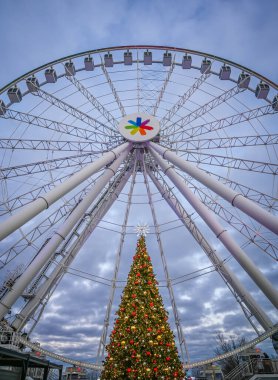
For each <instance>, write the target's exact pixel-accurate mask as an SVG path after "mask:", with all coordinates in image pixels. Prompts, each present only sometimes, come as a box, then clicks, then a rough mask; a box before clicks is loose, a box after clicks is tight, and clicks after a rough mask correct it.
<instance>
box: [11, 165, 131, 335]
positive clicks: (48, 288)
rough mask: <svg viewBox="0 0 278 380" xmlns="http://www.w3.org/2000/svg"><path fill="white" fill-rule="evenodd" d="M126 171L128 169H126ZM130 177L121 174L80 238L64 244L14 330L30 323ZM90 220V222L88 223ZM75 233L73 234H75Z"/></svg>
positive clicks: (21, 312) (96, 207) (92, 213)
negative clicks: (56, 261) (51, 269)
mask: <svg viewBox="0 0 278 380" xmlns="http://www.w3.org/2000/svg"><path fill="white" fill-rule="evenodd" d="M124 170H126V169H124ZM129 177H130V171H125V172H124V173H120V175H119V176H118V179H117V180H115V182H114V183H113V184H112V185H110V186H109V188H108V189H107V191H106V192H105V194H104V196H103V197H102V198H101V199H100V200H99V201H98V203H97V205H96V206H95V207H94V208H93V211H92V212H91V213H90V214H86V215H85V216H84V217H83V219H82V222H83V224H86V226H85V227H84V229H83V231H82V232H81V233H80V235H79V238H78V239H77V240H74V242H73V243H72V244H71V245H70V246H69V243H70V240H71V236H70V237H69V238H68V239H67V241H66V242H65V243H64V245H63V247H62V248H61V250H60V252H59V254H60V255H61V256H62V259H61V260H60V262H59V263H58V264H57V266H56V268H55V269H54V270H53V271H52V273H51V274H50V275H49V276H48V278H47V279H46V281H45V282H44V283H43V284H41V285H40V286H39V288H38V290H37V292H36V294H35V296H34V297H33V298H32V299H30V300H29V301H28V302H27V303H26V305H25V306H24V307H23V309H22V310H21V311H20V313H19V314H17V316H16V318H15V319H14V321H13V322H12V324H11V326H12V327H13V329H15V330H17V331H20V330H22V328H23V327H24V326H25V324H26V323H27V322H28V320H29V319H30V318H31V317H32V316H33V315H34V313H35V312H36V310H37V308H38V307H39V306H40V304H42V303H43V301H44V300H45V298H46V296H47V294H49V293H50V292H52V290H53V289H54V288H55V287H56V285H57V284H58V283H59V282H60V280H61V279H62V277H63V275H64V274H65V272H66V269H67V267H69V266H70V265H71V263H72V262H73V260H74V259H75V257H76V256H77V254H78V252H79V251H80V249H81V248H82V246H83V245H84V243H85V242H86V240H87V239H88V237H89V236H90V235H91V234H92V232H93V231H94V229H95V228H96V226H97V225H98V223H99V222H100V220H101V219H102V218H103V217H104V215H105V214H106V213H107V211H108V210H109V209H110V207H111V206H112V204H113V203H114V201H115V200H116V199H117V197H118V196H119V194H120V193H121V191H122V189H123V188H124V186H125V185H126V183H127V180H128V178H129ZM88 218H89V222H88ZM74 233H75V231H73V232H72V233H71V235H72V234H74Z"/></svg>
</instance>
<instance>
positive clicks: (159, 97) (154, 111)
mask: <svg viewBox="0 0 278 380" xmlns="http://www.w3.org/2000/svg"><path fill="white" fill-rule="evenodd" d="M174 67H175V58H174V59H173V62H172V64H171V67H170V69H169V71H168V73H167V76H166V78H165V80H164V82H163V85H162V87H161V90H160V91H159V95H158V98H157V101H156V103H155V105H154V108H153V115H154V116H155V115H156V112H157V110H158V107H159V105H160V102H161V100H162V98H163V96H164V93H165V90H166V87H167V85H168V83H169V80H170V78H171V75H172V73H173V70H174ZM160 125H161V126H162V124H161V121H160Z"/></svg>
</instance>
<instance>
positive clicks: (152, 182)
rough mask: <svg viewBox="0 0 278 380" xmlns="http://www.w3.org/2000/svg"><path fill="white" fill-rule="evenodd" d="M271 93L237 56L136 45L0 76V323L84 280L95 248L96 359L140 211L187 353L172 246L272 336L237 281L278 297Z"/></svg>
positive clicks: (276, 136)
mask: <svg viewBox="0 0 278 380" xmlns="http://www.w3.org/2000/svg"><path fill="white" fill-rule="evenodd" d="M277 90H278V86H277V84H275V83H273V82H272V81H271V80H269V79H267V78H265V77H263V76H262V75H260V74H258V73H256V72H254V71H252V70H250V69H248V68H246V67H243V66H241V65H239V64H237V63H235V62H231V61H229V60H226V59H223V58H220V57H217V56H213V55H210V54H207V53H203V52H198V51H193V50H188V49H182V48H175V47H166V46H145V45H142V46H119V47H111V48H105V49H98V50H92V51H86V52H83V53H79V54H75V55H72V56H68V57H64V58H61V59H58V60H55V61H53V62H50V63H47V64H45V65H43V66H41V67H39V68H36V69H34V70H31V71H30V72H28V73H27V74H24V75H22V76H21V77H19V78H17V79H16V80H14V81H13V82H11V83H9V84H8V85H7V86H5V87H4V88H2V89H1V90H0V129H1V140H0V147H1V206H0V213H1V223H0V236H1V241H2V243H1V253H0V269H1V271H2V273H4V272H5V271H9V273H10V276H9V277H8V278H7V279H6V280H5V281H4V282H3V286H2V288H1V294H0V296H1V303H0V316H1V318H0V319H2V329H3V330H6V329H11V330H12V331H15V332H18V333H20V332H22V331H27V332H28V334H31V333H32V332H33V330H34V329H35V327H36V326H37V324H38V322H39V320H40V318H41V316H42V314H43V312H44V310H45V308H46V307H47V304H48V301H49V300H50V298H51V296H52V294H53V293H54V292H55V290H56V289H57V287H59V286H60V284H61V283H62V282H63V279H64V277H66V276H65V275H69V274H70V275H79V276H85V277H86V276H87V277H86V278H87V279H88V278H89V277H90V276H89V274H88V273H86V274H85V272H84V271H83V272H82V271H80V270H79V271H78V270H77V269H75V268H74V262H75V261H74V260H75V259H77V258H78V256H79V254H80V252H81V253H82V255H84V256H85V255H89V254H90V255H94V259H93V260H95V261H94V266H95V268H96V269H95V272H94V280H96V281H99V282H100V283H102V284H103V283H104V285H108V288H109V296H108V297H107V299H108V303H107V307H106V309H105V310H106V311H105V318H104V320H103V329H102V332H101V335H100V344H99V345H98V349H97V355H98V357H99V358H101V357H102V356H103V355H104V348H105V344H106V342H107V336H108V331H109V322H111V317H112V312H113V305H114V303H115V292H116V290H117V288H118V289H120V288H121V280H123V279H124V278H123V276H122V275H123V273H124V270H125V269H124V268H125V267H124V265H125V263H126V262H127V263H128V262H130V258H128V257H127V250H128V249H129V251H130V249H131V250H132V248H131V247H133V246H135V245H134V243H133V244H132V243H130V242H132V241H133V242H134V241H136V232H135V231H134V229H135V227H136V226H137V225H138V223H139V228H143V229H144V230H146V226H145V225H144V223H146V224H148V228H149V232H150V235H149V236H150V240H151V241H154V242H155V243H156V251H157V252H158V253H159V254H158V255H157V257H156V258H155V260H154V265H155V263H156V262H157V265H158V266H157V270H156V272H157V273H158V275H159V276H160V278H161V279H162V281H161V283H162V284H164V285H163V286H164V288H165V289H166V290H167V292H168V296H167V297H168V301H169V306H171V308H172V318H173V322H174V323H175V324H176V334H177V340H178V342H179V344H180V353H181V356H182V359H183V361H184V362H188V361H189V356H190V349H189V350H188V347H189V348H190V342H188V344H187V342H186V323H187V322H186V320H184V319H183V317H182V316H181V314H182V313H181V309H182V308H181V302H180V301H179V300H177V299H176V298H175V286H179V287H181V286H184V283H185V281H187V280H188V279H189V277H190V276H189V277H188V278H187V277H186V276H188V275H186V274H185V273H187V270H186V268H185V267H184V264H183V261H182V260H183V257H185V259H186V260H187V261H186V262H192V263H193V264H194V265H196V267H194V266H192V268H191V267H190V268H191V269H192V271H191V277H192V278H193V277H194V278H195V274H197V275H196V277H198V276H199V274H200V275H201V274H202V271H204V270H205V269H206V268H207V269H209V272H210V271H212V272H214V273H215V275H216V276H218V278H220V279H221V281H222V282H224V284H225V285H226V286H227V288H228V289H229V291H230V292H231V294H232V295H233V297H234V300H235V305H237V303H238V305H239V307H240V308H241V309H242V312H243V315H244V316H245V317H246V319H247V321H248V323H250V325H251V326H252V328H253V329H254V334H255V336H260V335H261V336H263V338H266V337H269V336H272V337H273V339H275V333H276V332H277V330H278V329H277V325H276V322H277V321H275V320H273V315H274V311H273V313H272V314H271V315H268V314H267V313H266V312H265V311H264V308H263V307H262V306H261V305H260V302H259V301H258V300H257V299H256V300H255V298H254V297H253V296H252V295H251V293H250V291H249V290H247V289H246V287H245V286H244V285H243V284H242V278H244V276H246V277H248V278H249V279H250V281H251V283H252V284H253V286H255V287H256V289H258V292H259V293H258V294H260V296H259V298H258V299H260V298H261V297H263V299H264V300H265V302H267V303H268V304H269V305H272V307H273V310H275V309H277V307H278V292H277V290H276V289H275V286H274V285H273V284H272V281H271V278H272V276H274V273H275V267H274V265H275V263H276V262H277V259H278V239H277V233H278V219H277V210H278V204H277V189H278V186H277V174H278V148H277V142H278V129H277V121H278V113H277V112H278V95H277V93H278V91H277ZM142 226H143V227H142ZM97 234H99V235H97ZM115 236H116V237H117V238H114V237H115ZM134 236H135V238H134ZM134 239H135V240H134ZM183 239H184V240H183ZM100 241H101V242H102V243H103V244H100ZM115 242H116V243H115ZM128 244H129V246H128V248H127V245H128ZM100 245H102V246H103V249H104V250H105V249H106V250H109V252H110V256H109V257H110V260H108V261H109V267H110V268H109V270H110V272H109V271H108V272H109V273H110V275H111V276H110V278H108V279H107V278H106V279H105V278H104V277H105V276H103V275H102V273H104V272H105V271H104V272H103V270H102V269H100V268H103V267H104V266H105V263H104V264H103V265H102V264H101V263H103V262H104V261H105V260H104V256H105V254H107V251H106V253H105V252H101V247H100ZM94 247H97V248H94ZM190 249H192V250H193V251H194V252H195V253H196V256H194V252H193V251H192V252H193V253H191V252H188V250H190ZM89 252H91V253H89ZM111 252H112V253H111ZM129 256H130V253H129ZM107 257H108V256H107ZM194 257H196V258H194ZM200 257H204V258H205V261H203V259H200ZM159 260H160V261H159ZM111 262H113V264H111ZM179 263H180V264H179ZM205 263H209V264H210V266H207V267H206V264H205ZM260 263H267V264H265V265H268V268H269V270H268V271H267V272H268V273H267V274H264V273H263V271H262V270H261V269H260ZM193 264H192V265H193ZM106 265H107V262H106ZM179 265H181V266H179ZM230 265H231V267H230ZM112 266H113V268H112ZM127 267H128V266H127ZM205 267H206V268H205ZM15 268H16V269H15ZM111 268H112V269H111ZM121 268H123V270H122V271H121ZM234 268H237V269H236V271H237V273H235V269H234ZM155 269H156V268H155ZM194 273H195V274H194ZM193 274H194V275H193ZM88 276H89V277H88ZM91 277H92V276H91ZM186 284H187V283H186ZM184 293H186V291H184ZM96 297H97V293H96ZM193 297H194V294H193ZM185 299H186V298H185ZM98 302H102V300H101V299H99V300H98ZM103 307H105V305H103ZM235 307H236V306H235ZM88 312H90V311H88ZM263 338H262V339H263ZM256 339H257V338H256ZM30 345H31V343H30ZM53 351H55V347H53ZM53 355H54V354H53ZM71 362H74V361H71ZM203 362H205V361H203ZM208 362H211V359H208Z"/></svg>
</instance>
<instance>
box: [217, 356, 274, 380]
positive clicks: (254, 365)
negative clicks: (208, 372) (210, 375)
mask: <svg viewBox="0 0 278 380" xmlns="http://www.w3.org/2000/svg"><path fill="white" fill-rule="evenodd" d="M277 373H278V360H276V359H274V360H273V359H268V358H253V359H250V360H249V361H248V362H245V363H241V364H239V365H238V366H237V367H235V368H234V369H233V370H232V371H231V372H229V373H228V374H227V375H226V376H225V377H224V379H225V380H243V379H249V378H250V377H251V376H253V375H256V374H277Z"/></svg>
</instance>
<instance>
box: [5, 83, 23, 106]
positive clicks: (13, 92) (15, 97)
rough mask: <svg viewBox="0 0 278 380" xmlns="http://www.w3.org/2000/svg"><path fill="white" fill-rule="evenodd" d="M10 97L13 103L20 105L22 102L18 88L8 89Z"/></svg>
mask: <svg viewBox="0 0 278 380" xmlns="http://www.w3.org/2000/svg"><path fill="white" fill-rule="evenodd" d="M8 97H9V99H10V101H11V102H12V103H19V102H21V100H22V94H21V91H20V89H19V88H18V87H17V86H13V87H11V88H9V89H8Z"/></svg>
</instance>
